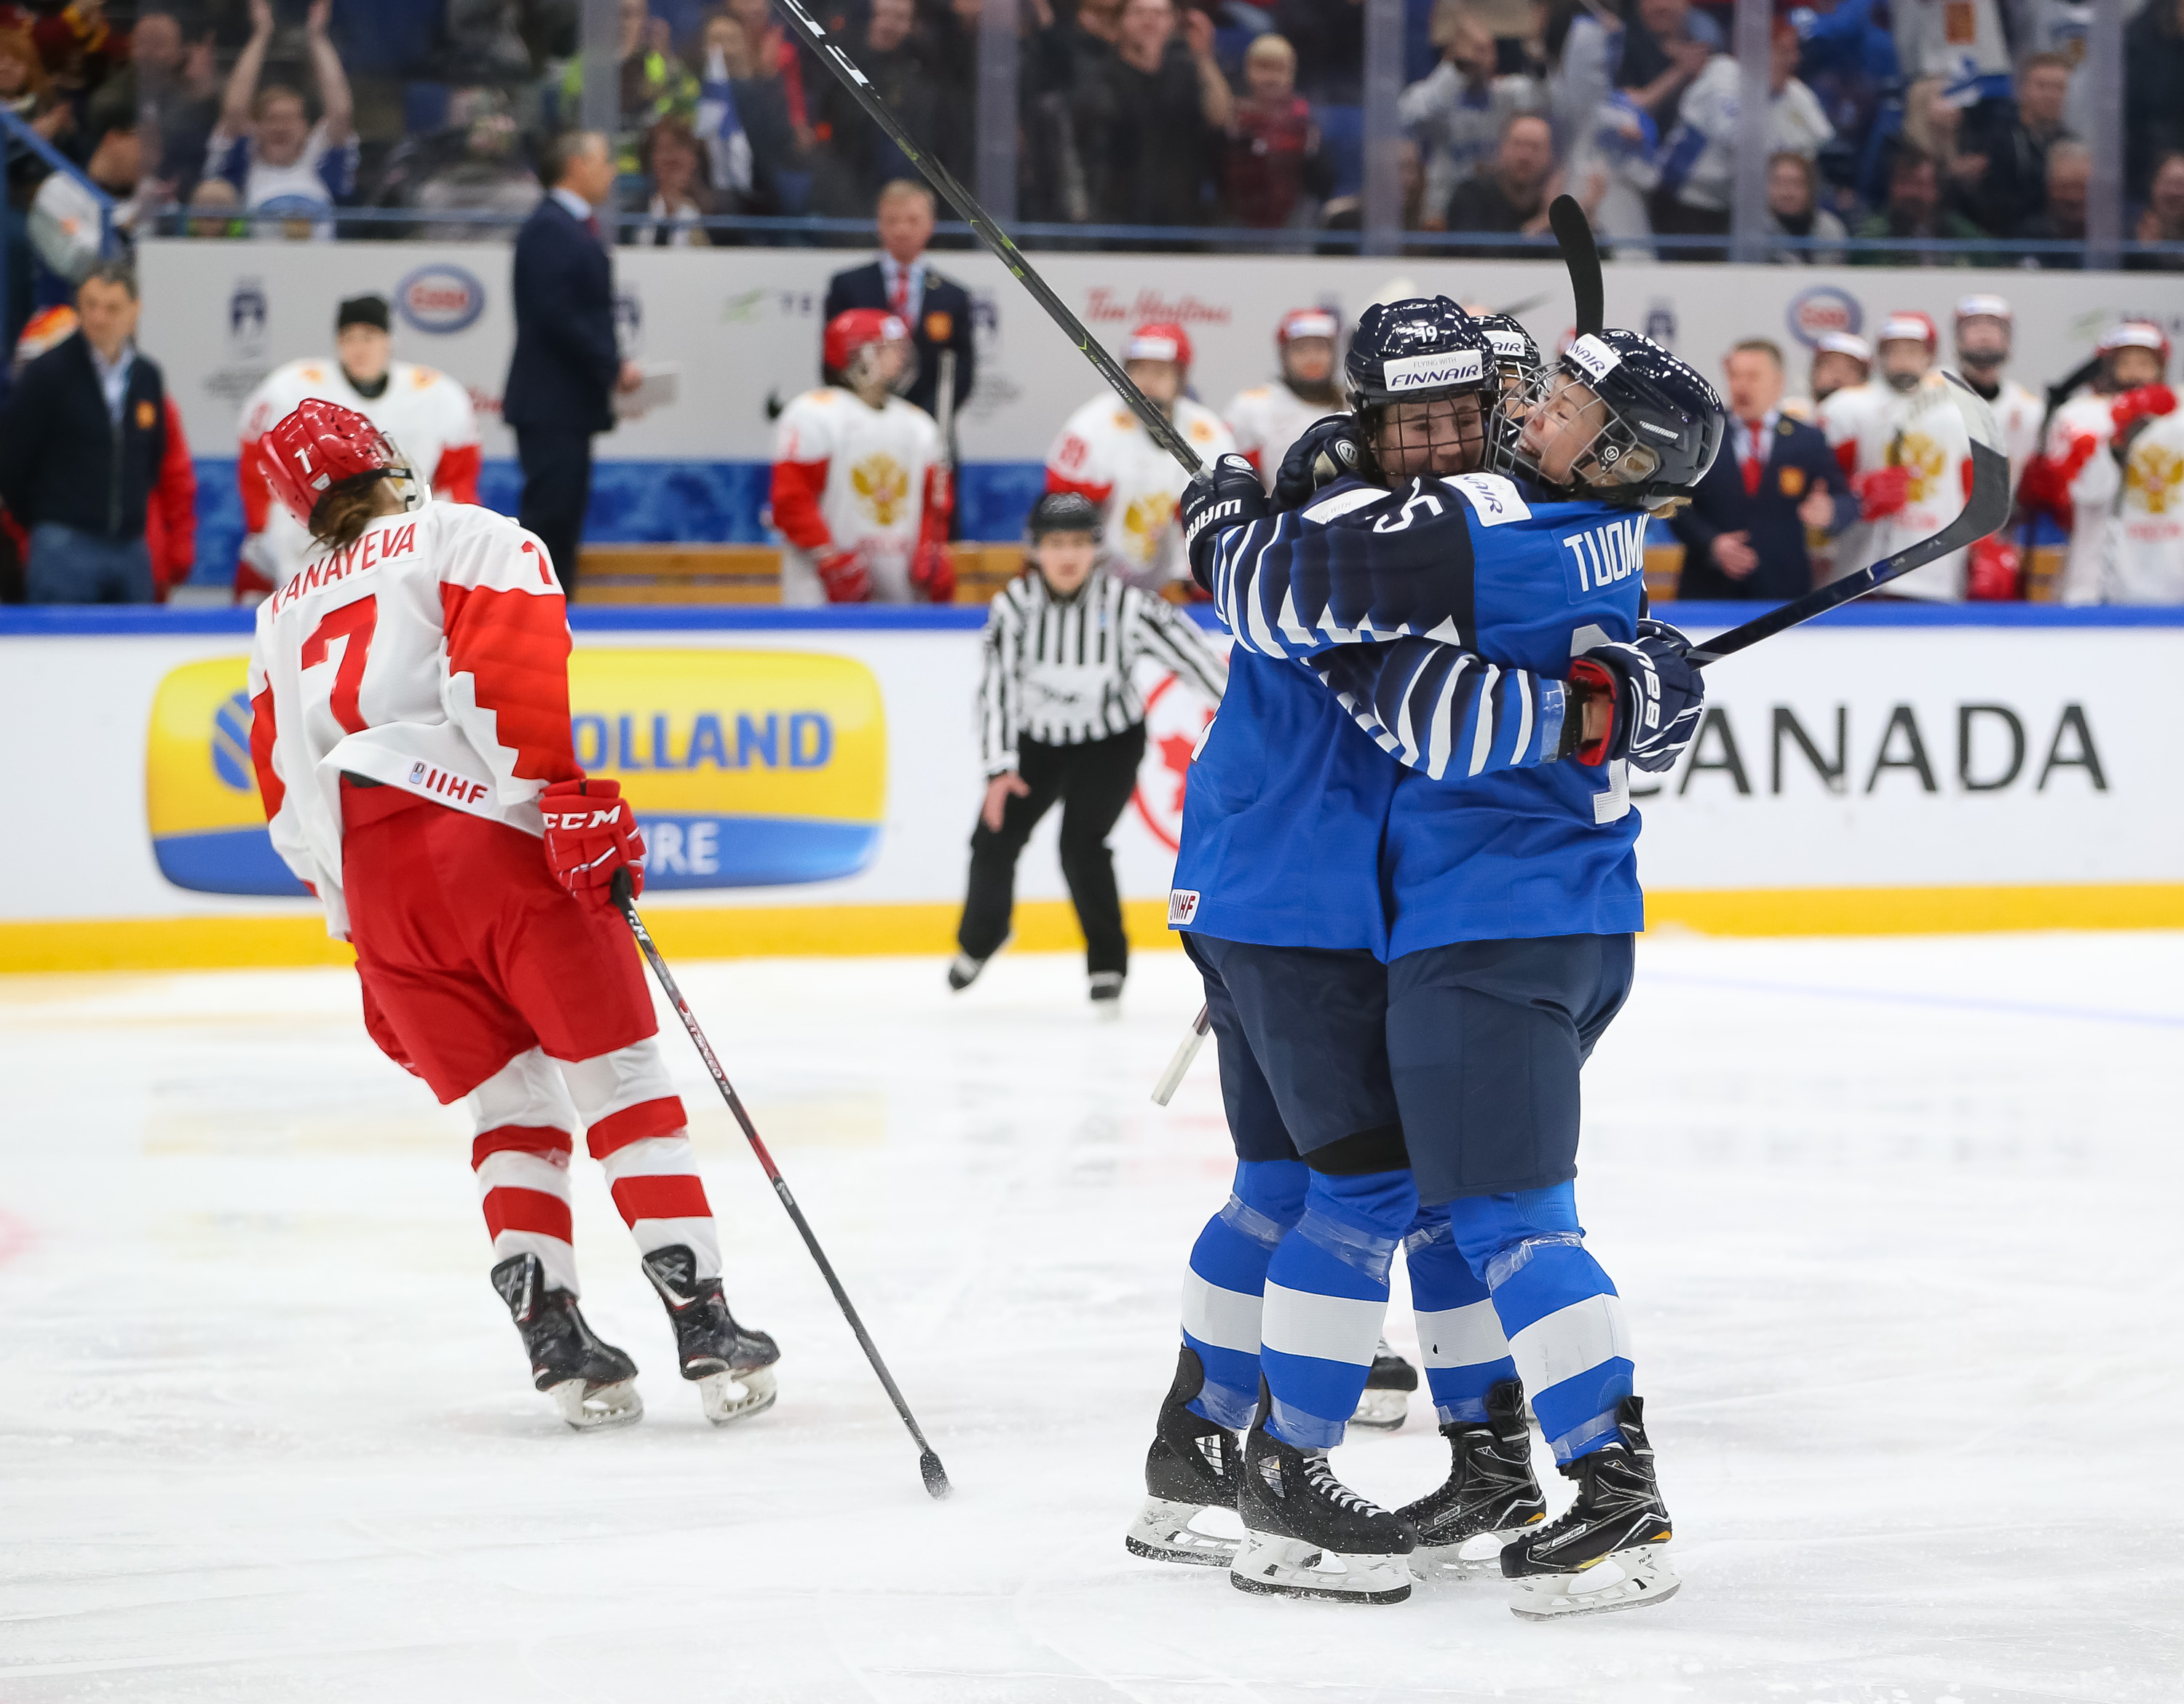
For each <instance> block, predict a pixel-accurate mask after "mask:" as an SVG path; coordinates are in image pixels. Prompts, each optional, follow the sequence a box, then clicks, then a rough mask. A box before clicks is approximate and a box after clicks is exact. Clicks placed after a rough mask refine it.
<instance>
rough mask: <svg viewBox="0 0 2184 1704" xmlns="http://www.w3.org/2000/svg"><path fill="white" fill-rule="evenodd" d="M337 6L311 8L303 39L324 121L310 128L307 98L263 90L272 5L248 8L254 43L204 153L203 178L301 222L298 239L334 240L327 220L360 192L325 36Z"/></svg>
mask: <svg viewBox="0 0 2184 1704" xmlns="http://www.w3.org/2000/svg"><path fill="white" fill-rule="evenodd" d="M333 9H334V8H333V0H311V9H310V13H309V18H308V19H307V22H306V24H305V28H304V39H305V41H306V42H307V43H308V44H309V49H310V55H311V70H312V75H314V76H315V78H316V79H317V81H318V86H319V104H320V109H322V110H321V114H320V119H319V121H318V123H317V124H315V125H314V124H312V123H310V122H309V115H308V114H307V112H306V110H305V109H304V97H303V96H302V95H301V94H299V93H298V92H297V91H295V90H294V89H291V88H286V87H283V86H281V85H280V84H278V83H275V84H270V85H268V86H266V87H265V88H262V89H261V88H259V86H258V83H259V76H260V75H262V74H263V73H264V71H265V53H266V49H267V48H268V47H270V46H271V44H272V41H273V7H272V3H271V0H250V42H249V44H248V46H247V47H244V48H243V50H242V54H241V55H240V56H239V57H238V58H237V60H236V62H235V70H234V71H233V73H232V74H231V75H230V76H229V77H228V80H227V92H226V96H225V97H224V98H223V101H222V103H221V107H220V127H219V128H218V129H217V130H215V131H214V132H213V133H212V140H211V141H210V142H208V143H207V144H206V145H205V172H206V175H208V176H217V177H224V178H226V180H227V181H229V182H230V183H231V184H233V185H234V186H235V188H236V193H237V195H239V196H240V197H241V198H242V204H243V206H244V207H246V208H248V209H270V210H272V211H275V212H278V213H283V214H296V215H297V216H298V217H297V221H296V222H294V223H292V224H290V225H289V226H288V227H287V229H288V231H289V233H290V234H291V235H293V236H302V235H310V236H317V237H331V236H332V235H333V226H332V224H331V221H329V220H326V218H325V214H326V213H327V212H328V211H329V210H331V208H332V207H333V206H334V204H335V203H337V202H340V201H344V200H346V199H348V197H349V195H350V194H351V193H352V192H354V189H355V187H356V153H357V149H356V130H355V126H354V123H353V122H352V109H351V106H350V102H349V92H348V77H347V75H344V73H343V70H342V63H341V56H340V55H339V54H338V53H335V51H334V44H333V42H332V41H331V39H330V38H329V37H328V36H327V35H326V25H327V22H328V20H329V19H331V18H332V16H333Z"/></svg>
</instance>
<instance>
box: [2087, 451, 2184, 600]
mask: <svg viewBox="0 0 2184 1704" xmlns="http://www.w3.org/2000/svg"><path fill="white" fill-rule="evenodd" d="M2070 494H2071V496H2072V498H2074V499H2075V503H2076V509H2077V525H2076V526H2075V527H2074V528H2073V529H2072V532H2071V535H2070V554H2069V556H2068V558H2067V559H2066V560H2065V561H2064V567H2063V592H2062V596H2063V601H2064V603H2065V604H2184V409H2172V410H2171V411H2170V413H2168V414H2165V415H2161V416H2160V417H2159V419H2157V420H2153V422H2151V423H2150V424H2149V425H2148V426H2144V427H2142V428H2141V429H2140V431H2139V432H2138V434H2137V437H2133V438H2132V439H2131V448H2130V449H2129V450H2127V451H2126V453H2125V455H2124V459H2123V463H2122V465H2120V466H2119V465H2117V463H2116V459H2115V456H2114V454H2113V453H2112V452H2111V451H2110V450H2109V448H2108V447H2107V446H2106V445H2103V447H2102V448H2101V449H2100V450H2099V452H2098V454H2094V455H2092V456H2091V457H2089V458H2088V459H2087V462H2086V465H2085V466H2084V467H2083V468H2082V469H2081V470H2080V471H2079V474H2078V476H2077V478H2076V479H2075V480H2073V481H2072V482H2071V485H2070Z"/></svg>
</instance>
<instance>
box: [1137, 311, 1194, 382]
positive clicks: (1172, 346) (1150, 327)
mask: <svg viewBox="0 0 2184 1704" xmlns="http://www.w3.org/2000/svg"><path fill="white" fill-rule="evenodd" d="M1123 359H1124V360H1126V361H1173V362H1174V363H1175V364H1176V365H1177V366H1178V367H1180V368H1182V369H1183V370H1184V371H1185V372H1189V371H1190V332H1188V331H1184V329H1183V327H1182V326H1176V325H1171V324H1169V323H1168V322H1167V321H1166V320H1149V321H1147V322H1146V323H1145V325H1142V326H1139V327H1138V329H1137V330H1136V331H1133V332H1131V333H1130V341H1129V342H1128V343H1127V344H1125V345H1124V346H1123Z"/></svg>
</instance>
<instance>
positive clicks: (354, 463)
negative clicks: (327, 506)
mask: <svg viewBox="0 0 2184 1704" xmlns="http://www.w3.org/2000/svg"><path fill="white" fill-rule="evenodd" d="M259 450H260V456H259V460H260V464H261V465H263V466H264V468H265V482H266V484H268V485H270V487H272V488H273V494H274V496H276V497H277V498H280V499H281V507H282V508H284V509H286V510H287V511H288V513H289V514H291V515H294V516H295V517H296V519H297V520H298V521H301V522H302V523H303V524H304V526H309V525H310V524H311V511H312V510H315V509H316V508H317V507H318V504H319V499H320V498H321V497H324V496H325V495H326V493H327V492H329V491H330V490H331V489H332V488H333V487H335V486H337V485H338V484H340V483H341V482H343V480H345V479H354V478H355V477H356V476H358V475H359V474H367V473H369V474H376V475H378V476H380V477H381V478H382V479H385V480H386V481H387V482H389V483H390V484H391V485H393V487H394V490H395V493H396V495H398V497H400V498H401V499H402V506H403V507H404V509H422V508H423V507H424V506H425V504H426V503H427V502H428V501H429V500H430V499H431V498H432V491H431V489H430V488H429V487H427V486H426V483H425V482H424V480H423V479H422V478H421V477H420V476H418V474H417V473H416V471H415V470H414V469H413V468H412V467H411V466H410V465H409V458H408V457H407V456H405V455H404V454H402V452H401V451H400V450H399V449H398V448H395V445H394V440H393V439H392V438H390V437H387V434H386V433H385V432H382V431H380V429H379V428H378V427H377V426H374V425H373V424H372V423H371V422H370V420H366V419H365V417H364V416H363V415H360V414H359V413H357V412H356V410H355V409H345V408H343V407H342V406H341V405H340V404H338V403H328V402H321V401H320V400H319V398H316V397H307V398H304V400H303V401H302V402H300V403H298V404H296V407H295V409H294V410H293V412H292V413H290V414H288V415H286V416H285V417H283V418H282V419H281V420H277V421H276V422H275V423H274V425H273V427H272V429H271V430H270V432H267V433H266V434H265V437H264V438H262V439H261V440H260V441H259Z"/></svg>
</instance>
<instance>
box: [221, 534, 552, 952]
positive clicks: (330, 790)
mask: <svg viewBox="0 0 2184 1704" xmlns="http://www.w3.org/2000/svg"><path fill="white" fill-rule="evenodd" d="M568 662H569V621H568V613H567V610H566V607H565V604H564V602H563V599H562V594H561V582H560V580H559V579H557V578H556V577H555V576H554V565H553V564H552V563H551V562H550V561H549V560H547V555H546V549H545V547H544V546H543V544H541V543H539V542H538V539H537V538H535V537H532V535H531V534H530V533H528V532H525V531H524V530H523V529H522V528H521V527H520V526H517V525H516V524H515V522H514V521H510V520H508V519H507V518H506V517H505V516H503V515H496V514H494V513H493V511H492V510H489V509H480V508H476V507H475V506H472V505H471V504H456V503H442V502H437V501H436V502H432V503H428V504H426V505H425V506H424V507H423V508H422V509H421V510H415V512H413V513H410V514H407V515H387V516H384V517H382V519H380V520H377V521H373V522H372V523H371V525H370V526H368V527H366V528H365V532H364V535H363V537H360V538H359V539H358V540H357V541H356V543H354V544H351V545H348V546H346V547H344V548H343V549H339V550H327V549H323V548H322V547H321V548H320V549H317V550H316V552H315V554H314V555H313V556H312V558H311V560H309V562H308V563H307V564H305V565H304V567H303V568H302V569H301V570H300V571H298V572H297V573H296V574H295V575H293V576H291V577H290V578H289V579H288V580H287V582H285V583H283V584H282V585H281V587H279V588H278V589H276V591H275V592H274V593H273V594H272V595H271V596H270V597H269V598H267V599H265V601H264V602H263V603H261V604H259V606H258V632H257V638H256V639H255V640H254V642H253V644H252V646H251V652H250V688H249V690H250V704H251V713H252V720H251V733H250V755H251V757H252V760H253V762H254V764H255V766H256V767H257V771H258V786H259V794H260V796H261V797H262V799H263V800H264V802H265V812H266V816H267V819H268V821H269V824H270V827H271V830H272V835H273V845H274V849H276V851H278V852H279V853H280V855H281V858H282V859H283V860H285V861H286V862H287V866H288V867H289V868H290V869H291V870H292V871H295V873H296V875H297V877H298V878H299V879H300V880H302V881H304V882H306V883H309V884H310V885H311V886H312V887H313V888H315V889H316V890H317V892H318V895H319V898H320V900H321V901H322V902H323V903H324V905H325V906H326V933H329V934H331V936H333V937H334V938H336V939H337V940H345V939H347V938H348V909H347V907H346V906H345V905H344V904H343V899H342V805H341V775H342V771H344V770H348V771H352V772H354V773H355V774H358V775H361V776H365V777H369V778H370V779H371V780H373V781H377V782H382V783H384V784H385V785H387V786H389V787H398V788H405V789H407V790H408V791H409V792H411V793H415V794H421V795H422V796H423V797H425V798H427V799H432V800H434V801H435V802H437V803H438V804H441V805H448V806H451V807H452V808H454V809H455V810H466V811H468V812H470V813H471V815H472V816H482V817H486V818H487V819H489V820H491V821H496V822H505V823H508V824H510V826H511V827H516V828H521V829H522V830H523V831H524V832H525V833H530V834H543V832H544V825H543V822H542V821H541V820H540V816H539V811H538V794H540V793H541V792H542V791H543V789H544V788H546V787H547V786H548V785H549V783H550V782H556V781H565V780H571V779H574V778H576V777H578V776H580V775H581V774H582V771H581V770H580V769H579V768H578V767H577V761H576V756H575V754H574V751H573V749H572V748H571V740H570V732H569V677H568Z"/></svg>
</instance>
